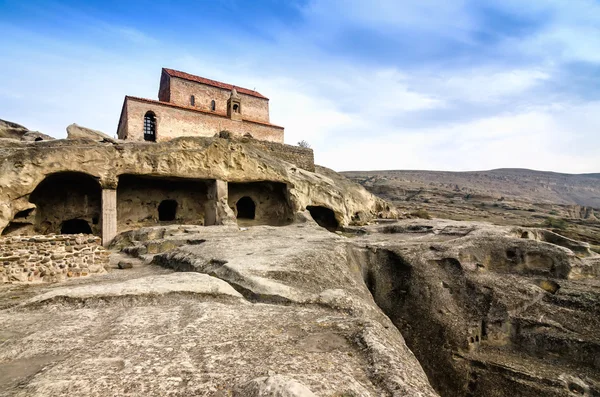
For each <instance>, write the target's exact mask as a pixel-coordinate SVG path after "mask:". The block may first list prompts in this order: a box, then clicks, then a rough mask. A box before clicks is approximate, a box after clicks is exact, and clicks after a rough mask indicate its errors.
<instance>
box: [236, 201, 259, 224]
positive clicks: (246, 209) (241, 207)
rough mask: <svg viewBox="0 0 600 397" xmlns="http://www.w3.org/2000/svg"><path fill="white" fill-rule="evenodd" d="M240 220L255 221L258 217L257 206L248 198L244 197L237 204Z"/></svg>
mask: <svg viewBox="0 0 600 397" xmlns="http://www.w3.org/2000/svg"><path fill="white" fill-rule="evenodd" d="M235 206H236V208H237V217H238V219H254V218H255V216H256V204H255V203H254V201H253V200H252V199H251V198H250V197H248V196H244V197H242V198H241V199H239V200H238V202H237V203H236V205H235Z"/></svg>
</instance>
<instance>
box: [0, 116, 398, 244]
mask: <svg viewBox="0 0 600 397" xmlns="http://www.w3.org/2000/svg"><path fill="white" fill-rule="evenodd" d="M69 131H70V132H69V133H70V138H72V139H65V140H55V141H50V142H35V143H34V142H21V141H14V140H3V141H0V185H1V186H2V189H1V190H0V231H2V233H4V234H23V233H25V234H35V233H37V234H47V233H61V229H62V227H63V226H64V223H65V222H66V221H83V222H84V223H85V224H87V228H89V229H90V231H88V232H87V233H93V234H96V235H99V234H100V232H101V227H102V225H101V223H100V218H101V216H100V215H101V211H102V204H101V203H102V200H101V195H102V194H103V190H111V191H112V190H116V201H117V211H116V213H117V216H118V220H117V222H118V225H117V231H118V232H122V231H125V230H131V229H136V228H139V227H142V226H149V225H152V224H154V225H156V224H167V223H161V222H170V223H179V224H182V223H185V224H189V223H192V224H212V223H214V222H208V221H207V218H208V215H207V212H209V211H210V212H211V214H213V215H212V218H213V219H212V221H214V218H215V215H214V214H218V217H219V222H218V223H221V224H227V223H231V217H233V221H234V222H235V216H236V215H238V214H239V208H237V207H236V206H237V204H238V202H239V200H241V199H243V198H244V197H245V196H250V197H251V199H252V200H254V203H253V204H254V205H255V206H256V208H255V213H254V215H255V217H254V219H251V220H253V221H254V222H253V224H276V225H279V224H289V223H291V222H292V221H294V219H295V217H296V215H298V214H299V213H300V212H303V211H304V210H306V208H307V207H314V208H322V209H326V210H329V211H331V212H332V213H333V218H334V220H335V223H336V224H337V225H348V224H364V223H366V222H368V221H369V220H372V219H374V218H375V217H378V216H379V217H381V216H384V217H394V216H395V215H396V214H395V211H394V210H393V209H392V208H390V207H389V205H387V204H386V203H385V202H384V201H383V200H381V199H379V198H377V197H375V196H373V195H372V194H371V193H369V192H367V191H366V190H365V189H364V188H362V187H360V186H358V185H356V184H354V183H352V182H350V181H349V180H347V179H345V178H344V177H342V176H341V175H339V174H337V173H335V172H333V171H331V170H327V169H325V168H322V167H317V170H316V172H310V171H306V170H304V169H302V168H299V167H298V166H296V165H294V164H292V163H288V162H286V161H283V160H281V159H280V158H278V157H277V156H276V155H274V154H273V153H271V152H269V151H268V150H265V148H264V147H263V146H261V144H260V142H254V140H249V139H246V140H244V139H241V140H234V139H222V138H200V137H196V138H194V137H185V138H177V139H173V140H171V141H168V142H162V143H144V142H137V143H135V142H120V141H119V142H117V141H112V140H110V137H105V136H104V135H100V134H99V133H97V132H94V131H91V130H88V129H84V128H82V127H79V126H69ZM75 138H76V139H75ZM216 181H223V182H227V184H228V186H229V188H228V193H229V195H230V201H229V202H228V201H227V200H226V196H224V197H221V196H219V197H216V196H215V194H214V193H213V192H212V190H214V189H212V187H213V186H214V185H215V183H216ZM226 189H227V188H226ZM217 190H218V189H217ZM233 200H237V201H233ZM168 204H173V205H174V206H175V207H176V209H177V211H176V212H177V213H176V214H175V213H174V212H173V211H168V208H166V209H165V211H164V214H163V211H161V208H160V207H161V206H162V205H168ZM214 207H216V208H214ZM25 212H27V214H28V215H27V216H28V217H29V218H28V219H24V218H23V214H24V213H25ZM78 232H85V231H83V230H78ZM111 237H112V236H111Z"/></svg>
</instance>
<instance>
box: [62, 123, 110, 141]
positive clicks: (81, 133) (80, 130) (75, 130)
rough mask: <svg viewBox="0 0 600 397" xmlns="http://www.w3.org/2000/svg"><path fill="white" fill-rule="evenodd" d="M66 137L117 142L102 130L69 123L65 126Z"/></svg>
mask: <svg viewBox="0 0 600 397" xmlns="http://www.w3.org/2000/svg"><path fill="white" fill-rule="evenodd" d="M67 139H91V140H93V141H96V142H108V143H117V140H116V139H113V138H111V137H110V136H108V135H106V134H105V133H103V132H100V131H96V130H93V129H91V128H86V127H82V126H80V125H77V124H71V125H69V126H68V127H67Z"/></svg>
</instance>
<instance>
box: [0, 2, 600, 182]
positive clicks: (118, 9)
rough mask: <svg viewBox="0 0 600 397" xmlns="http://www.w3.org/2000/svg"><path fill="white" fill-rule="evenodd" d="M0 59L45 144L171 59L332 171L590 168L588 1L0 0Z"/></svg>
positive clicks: (593, 130) (1, 90)
mask: <svg viewBox="0 0 600 397" xmlns="http://www.w3.org/2000/svg"><path fill="white" fill-rule="evenodd" d="M0 52H1V53H2V55H3V56H2V62H0V73H2V76H3V79H2V83H0V118H2V119H7V120H10V121H14V122H17V123H20V124H23V125H25V126H27V127H28V128H30V129H35V130H39V131H41V132H44V133H47V134H50V135H53V136H55V137H64V136H65V135H66V132H65V128H66V126H67V125H69V124H71V123H73V122H76V123H78V124H81V125H84V126H88V127H91V128H94V129H99V130H101V131H104V132H106V133H108V134H110V135H114V134H115V132H116V126H117V121H118V117H119V113H120V109H121V105H122V102H123V97H124V96H125V95H134V96H140V97H147V98H154V99H156V97H157V92H158V83H159V78H160V69H161V67H169V68H173V69H178V70H183V71H186V72H189V73H193V74H198V75H201V76H204V77H208V78H212V79H216V80H221V81H225V82H228V83H232V84H236V85H239V86H244V87H248V88H255V89H256V90H258V91H259V92H261V93H262V94H264V95H266V96H268V97H269V98H270V99H271V102H270V106H271V121H272V122H273V123H276V124H280V125H283V126H285V127H286V130H285V131H286V132H285V133H286V142H287V143H291V144H295V143H296V142H298V141H300V140H302V139H304V140H306V141H308V142H309V143H310V144H311V145H312V147H313V149H315V158H316V161H317V162H318V163H319V164H322V165H325V166H328V167H331V168H333V169H336V170H373V169H435V170H481V169H492V168H501V167H523V168H532V169H540V170H552V171H560V172H573V173H579V172H599V171H600V153H599V151H600V1H599V0H568V1H567V0H529V1H527V2H523V1H522V0H518V1H517V0H503V1H491V0H454V1H452V0H448V1H446V0H414V1H401V0H379V1H376V0H371V1H366V0H363V1H359V0H301V1H294V0H290V1H283V0H253V1H248V0H212V1H203V0H196V1H178V2H174V1H135V0H130V1H116V0H102V1H95V0H94V1H92V0H88V1H74V0H71V1H35V0H28V1H23V0H0Z"/></svg>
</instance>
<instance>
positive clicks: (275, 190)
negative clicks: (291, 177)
mask: <svg viewBox="0 0 600 397" xmlns="http://www.w3.org/2000/svg"><path fill="white" fill-rule="evenodd" d="M227 196H228V198H227V200H228V204H229V207H230V208H231V210H232V211H233V212H234V213H235V214H236V218H237V221H238V224H240V225H244V226H254V225H270V226H283V225H289V224H290V223H292V221H293V218H294V212H293V209H292V205H291V202H290V199H289V194H288V186H287V185H286V184H285V183H281V182H273V181H258V182H229V183H228V184H227Z"/></svg>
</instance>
